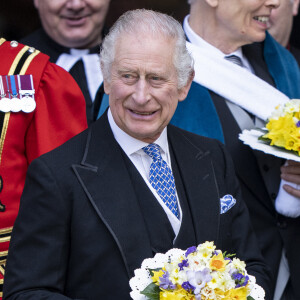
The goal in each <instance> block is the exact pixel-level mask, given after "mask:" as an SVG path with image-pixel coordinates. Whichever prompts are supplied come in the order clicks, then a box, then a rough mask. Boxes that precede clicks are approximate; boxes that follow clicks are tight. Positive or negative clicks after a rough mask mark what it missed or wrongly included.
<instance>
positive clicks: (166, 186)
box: [143, 144, 179, 219]
mask: <svg viewBox="0 0 300 300" xmlns="http://www.w3.org/2000/svg"><path fill="white" fill-rule="evenodd" d="M143 150H144V152H145V153H146V154H148V155H149V156H150V157H151V158H152V163H151V166H150V175H149V181H150V184H151V185H152V187H153V188H154V189H155V190H156V191H157V193H158V195H159V197H160V198H161V199H162V200H163V202H164V203H165V204H166V206H167V207H168V208H169V209H170V210H171V212H172V213H173V214H174V215H175V216H176V217H177V218H178V219H179V210H178V204H177V197H176V187H175V180H174V176H173V173H172V170H171V169H170V167H169V166H168V164H167V163H166V162H165V161H164V160H163V158H162V156H161V154H160V149H159V146H158V145H157V144H149V145H148V146H146V147H144V148H143Z"/></svg>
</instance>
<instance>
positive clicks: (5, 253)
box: [0, 250, 8, 257]
mask: <svg viewBox="0 0 300 300" xmlns="http://www.w3.org/2000/svg"><path fill="white" fill-rule="evenodd" d="M7 254H8V251H7V250H6V251H2V252H0V257H2V256H7Z"/></svg>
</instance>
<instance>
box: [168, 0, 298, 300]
mask: <svg viewBox="0 0 300 300" xmlns="http://www.w3.org/2000/svg"><path fill="white" fill-rule="evenodd" d="M189 3H190V15H188V16H187V17H186V18H185V20H184V24H183V27H184V31H185V33H186V36H187V39H188V42H187V47H188V49H189V51H191V53H192V55H193V57H194V60H195V77H194V81H193V83H192V86H191V89H190V91H189V94H188V96H187V99H186V101H184V102H181V103H179V104H178V108H177V110H176V112H175V114H174V117H173V119H172V120H171V124H174V125H177V126H178V127H181V128H183V129H186V130H189V131H192V132H194V133H197V134H201V135H205V136H209V137H214V138H217V139H219V140H220V141H222V142H223V143H225V145H226V146H227V148H228V149H229V151H230V153H231V156H232V158H233V161H234V165H235V169H236V172H237V176H238V178H239V180H240V184H241V187H242V193H243V197H244V199H245V202H246V204H247V206H248V208H249V211H250V217H251V220H252V223H253V226H254V229H255V232H256V234H257V237H258V240H259V246H260V248H261V250H262V253H263V256H264V258H265V260H266V262H267V264H268V265H269V267H270V268H271V269H272V273H273V277H274V280H273V283H274V286H273V291H274V293H275V291H276V293H275V296H276V297H279V298H280V297H281V295H282V293H283V290H284V291H285V293H286V295H287V294H291V295H292V296H291V299H300V269H299V268H298V266H299V265H300V259H299V254H298V253H299V251H300V235H299V232H300V231H299V228H300V217H299V215H298V214H294V209H293V207H289V208H288V210H289V211H288V212H285V213H284V214H283V212H281V211H280V212H279V211H277V210H276V209H275V202H277V201H279V200H280V199H282V197H281V196H280V195H282V193H284V192H286V193H288V194H289V195H291V196H295V197H297V198H300V197H299V196H300V191H299V190H298V189H297V188H295V187H292V184H283V185H282V186H281V187H280V188H279V186H280V182H281V178H282V179H284V180H286V181H288V182H290V183H295V184H299V183H300V180H299V174H300V167H299V163H298V164H297V163H292V162H289V165H288V166H282V165H283V163H284V162H283V160H281V159H279V158H276V157H275V156H271V155H266V154H264V153H263V152H259V151H253V150H252V149H251V148H250V147H248V146H245V145H243V143H242V142H241V141H240V140H239V139H238V136H239V133H240V132H241V131H242V130H244V129H251V128H254V127H263V126H264V121H265V120H266V119H267V118H268V117H269V116H270V115H271V113H272V112H273V110H274V109H275V106H276V105H278V104H283V103H286V102H287V101H288V100H289V99H292V98H300V72H299V67H298V64H297V62H296V60H295V59H294V57H293V56H292V55H291V53H290V52H289V51H288V50H286V49H285V48H284V47H282V46H281V45H280V44H279V43H277V42H276V41H275V40H274V39H273V38H272V37H271V36H270V34H268V33H267V32H266V30H267V29H268V23H269V19H270V15H271V13H272V10H273V9H277V7H278V6H279V0H255V1H247V0H190V1H189ZM279 191H282V193H280V194H279V193H278V192H279ZM299 201H300V200H299ZM288 268H289V270H288ZM288 272H290V276H289V275H288V274H289V273H288ZM278 274H280V276H279V277H278ZM282 274H284V275H283V277H281V275H282ZM276 278H278V285H276V290H275V284H276ZM287 281H288V282H287ZM286 286H287V287H286ZM278 295H279V296H278ZM276 299H277V298H276Z"/></svg>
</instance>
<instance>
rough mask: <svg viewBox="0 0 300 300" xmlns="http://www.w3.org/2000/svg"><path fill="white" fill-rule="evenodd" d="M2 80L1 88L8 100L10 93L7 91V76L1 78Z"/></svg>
mask: <svg viewBox="0 0 300 300" xmlns="http://www.w3.org/2000/svg"><path fill="white" fill-rule="evenodd" d="M2 78H3V79H4V80H3V88H4V94H6V98H8V99H10V91H9V83H8V78H7V76H3V77H2Z"/></svg>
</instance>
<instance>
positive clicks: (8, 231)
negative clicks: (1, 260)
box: [0, 227, 13, 256]
mask: <svg viewBox="0 0 300 300" xmlns="http://www.w3.org/2000/svg"><path fill="white" fill-rule="evenodd" d="M12 230H13V228H12V227H8V228H3V229H0V234H7V233H11V232H12ZM1 253H2V252H0V256H1Z"/></svg>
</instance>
